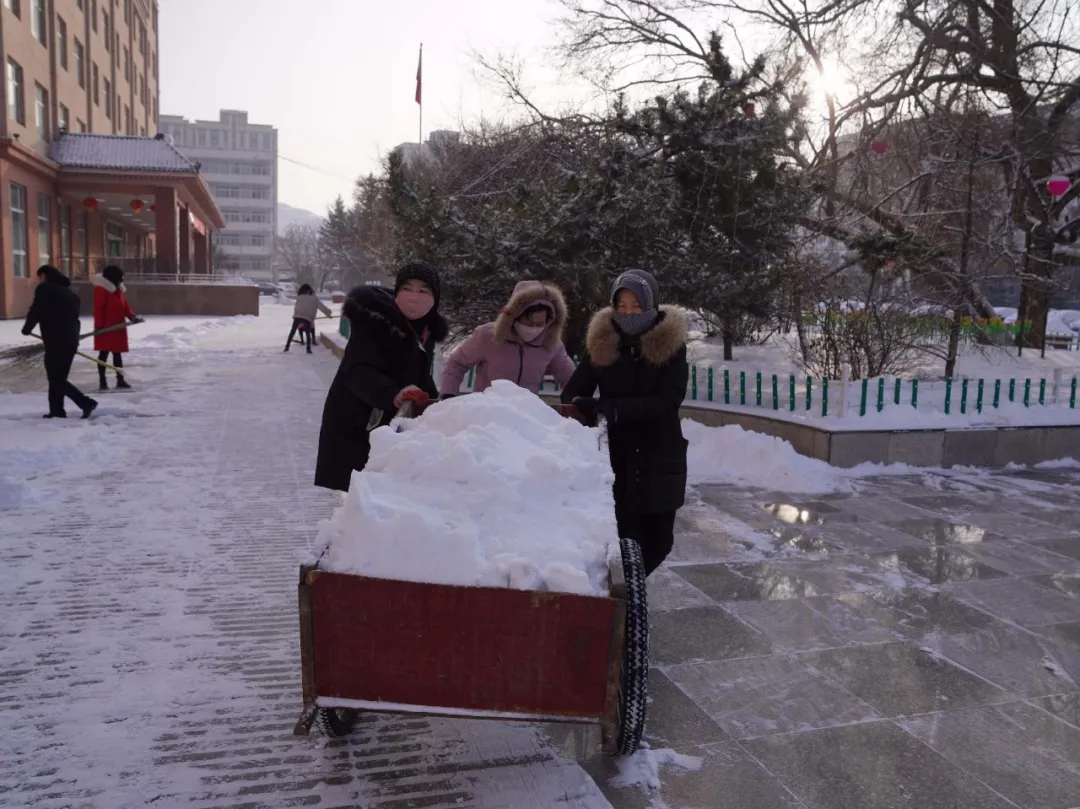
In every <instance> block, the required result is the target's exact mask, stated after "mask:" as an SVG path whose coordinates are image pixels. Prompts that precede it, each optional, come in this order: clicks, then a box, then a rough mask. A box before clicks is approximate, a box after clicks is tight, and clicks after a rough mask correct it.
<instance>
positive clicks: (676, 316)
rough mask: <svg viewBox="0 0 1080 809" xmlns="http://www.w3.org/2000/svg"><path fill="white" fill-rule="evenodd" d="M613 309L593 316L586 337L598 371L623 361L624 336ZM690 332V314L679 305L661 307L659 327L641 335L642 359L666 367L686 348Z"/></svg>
mask: <svg viewBox="0 0 1080 809" xmlns="http://www.w3.org/2000/svg"><path fill="white" fill-rule="evenodd" d="M613 313H614V310H612V308H611V307H610V306H609V307H607V308H605V309H601V310H600V311H599V312H597V313H596V314H595V315H593V319H592V321H591V322H590V323H589V330H588V332H587V333H586V335H585V348H586V349H587V350H588V352H589V359H590V360H591V361H592V364H593V365H595V366H597V367H598V368H604V367H607V366H608V365H613V364H614V363H615V360H617V359H618V358H619V345H620V343H621V342H622V339H623V338H622V336H621V335H620V334H619V331H618V330H617V329H616V328H615V324H614V322H612V319H611V316H612V314H613ZM687 333H688V326H687V317H686V312H685V311H684V310H683V309H680V308H679V307H677V306H661V307H660V316H659V317H658V318H657V321H656V324H655V325H654V326H653V327H652V328H650V329H649V330H648V331H647V332H645V333H644V334H642V335H641V338H640V339H641V356H642V358H643V359H644V360H645V361H646V362H647V363H649V364H650V365H663V364H664V363H666V362H667V361H668V360H670V359H671V358H672V357H674V356H675V355H676V354H677V353H678V351H679V349H680V348H682V347H683V346H685V345H686V339H687Z"/></svg>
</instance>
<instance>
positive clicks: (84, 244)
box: [76, 211, 90, 278]
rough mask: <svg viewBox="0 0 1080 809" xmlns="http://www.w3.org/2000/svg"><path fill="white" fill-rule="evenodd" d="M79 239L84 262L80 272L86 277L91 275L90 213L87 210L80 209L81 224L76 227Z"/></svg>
mask: <svg viewBox="0 0 1080 809" xmlns="http://www.w3.org/2000/svg"><path fill="white" fill-rule="evenodd" d="M76 236H77V237H78V240H79V249H80V250H82V262H81V266H80V267H79V274H80V275H81V276H82V277H83V278H86V277H87V276H89V275H90V214H89V212H87V211H79V225H78V228H77V229H76Z"/></svg>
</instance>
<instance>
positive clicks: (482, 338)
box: [439, 281, 574, 399]
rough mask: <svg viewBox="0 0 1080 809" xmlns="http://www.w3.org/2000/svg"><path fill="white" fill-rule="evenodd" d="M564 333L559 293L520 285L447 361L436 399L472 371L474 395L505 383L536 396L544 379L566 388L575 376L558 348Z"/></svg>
mask: <svg viewBox="0 0 1080 809" xmlns="http://www.w3.org/2000/svg"><path fill="white" fill-rule="evenodd" d="M565 327H566V301H565V300H564V299H563V294H562V292H561V291H560V290H559V288H558V287H556V286H554V285H553V284H548V283H544V282H541V281H521V282H519V283H518V284H517V286H515V287H514V294H513V295H511V296H510V300H509V302H507V304H506V306H504V307H503V308H502V311H500V312H499V316H498V318H496V319H495V321H494V322H493V323H485V324H484V325H483V326H479V327H478V328H477V329H476V330H475V331H473V333H472V334H471V335H469V338H468V339H467V340H466V341H465V342H464V343H462V344H461V345H460V346H458V347H457V348H456V349H455V350H454V353H453V354H451V355H450V357H449V359H448V360H447V361H446V367H445V368H444V369H443V373H442V379H441V380H440V382H439V390H440V392H441V398H443V399H446V398H449V397H450V396H456V395H457V394H458V392H459V391H460V390H461V381H462V379H464V378H465V374H466V373H468V371H469V369H470V368H476V382H475V384H474V386H473V390H474V391H475V392H476V393H480V392H482V391H484V390H486V389H487V388H489V387H490V386H491V383H492V381H493V380H495V379H508V380H509V381H511V382H514V383H516V384H517V385H520V386H521V387H523V388H525V389H526V390H529V391H532V392H533V393H538V392H539V391H540V385H541V384H542V383H543V381H544V375H545V374H549V373H550V374H552V375H553V376H554V377H555V381H556V382H558V383H559V384H560V385H565V384H566V382H567V380H568V379H570V375H571V374H572V373H573V372H574V363H573V362H571V361H570V357H569V356H568V355H567V353H566V348H565V347H564V346H563V343H562V335H563V329H564V328H565Z"/></svg>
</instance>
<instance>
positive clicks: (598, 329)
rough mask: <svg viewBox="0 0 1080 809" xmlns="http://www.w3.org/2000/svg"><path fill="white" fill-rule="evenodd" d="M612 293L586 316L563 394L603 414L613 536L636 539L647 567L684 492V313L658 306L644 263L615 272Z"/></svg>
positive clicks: (654, 562)
mask: <svg viewBox="0 0 1080 809" xmlns="http://www.w3.org/2000/svg"><path fill="white" fill-rule="evenodd" d="M611 301H612V304H613V306H611V307H608V308H606V309H602V310H601V311H600V312H598V313H597V314H596V315H595V316H594V317H593V319H592V322H591V323H590V324H589V330H588V333H587V335H586V338H585V346H586V349H587V352H586V355H585V357H584V359H582V361H581V363H580V364H579V365H578V367H577V370H575V371H574V375H573V376H572V377H571V378H570V381H569V382H568V383H567V384H566V388H565V389H564V390H563V393H562V400H563V402H566V403H573V404H574V406H575V407H577V409H578V410H579V411H581V413H582V415H584V416H585V417H586V418H587V419H589V420H593V419H595V418H596V416H597V414H600V415H603V416H604V418H605V419H606V421H607V430H608V450H609V454H610V455H611V468H612V471H614V473H615V488H614V494H615V520H616V522H617V523H618V529H619V536H620V537H621V538H623V539H633V540H635V541H636V542H637V543H638V545H640V546H641V553H642V556H643V557H644V560H645V572H646V575H648V574H649V573H652V572H653V571H654V570H656V568H658V567H659V566H660V564H661V563H662V562H663V561H664V559H665V558H667V555H668V554H669V553H670V552H671V548H672V546H673V544H674V541H675V513H676V511H678V509H679V508H681V507H682V505H683V502H684V500H685V497H686V450H687V443H686V440H685V439H684V438H683V434H682V424H681V422H680V419H679V407H680V406H681V405H682V402H683V399H685V398H686V383H687V379H688V377H689V375H690V369H689V365H688V363H687V360H686V337H687V318H686V313H685V312H683V310H681V309H678V308H676V307H674V306H660V287H659V285H658V284H657V282H656V279H655V278H653V276H652V275H650V274H649V273H647V272H645V271H643V270H627V271H626V272H624V273H622V274H621V275H620V276H619V277H618V279H617V280H616V281H615V285H614V286H613V287H612V290H611ZM597 388H599V390H600V398H599V399H594V398H593V394H594V392H595V391H596V390H597Z"/></svg>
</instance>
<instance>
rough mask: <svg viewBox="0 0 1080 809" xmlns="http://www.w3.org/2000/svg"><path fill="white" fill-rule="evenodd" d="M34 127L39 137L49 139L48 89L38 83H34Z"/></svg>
mask: <svg viewBox="0 0 1080 809" xmlns="http://www.w3.org/2000/svg"><path fill="white" fill-rule="evenodd" d="M34 127H35V128H36V130H37V136H38V137H39V138H41V139H42V140H49V136H50V135H51V134H52V133H51V132H49V91H48V90H46V89H45V88H44V87H42V86H41V85H40V84H35V85H34Z"/></svg>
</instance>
